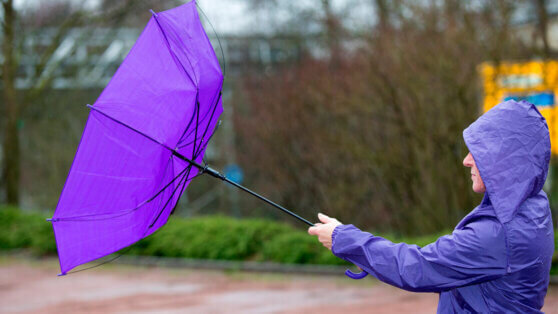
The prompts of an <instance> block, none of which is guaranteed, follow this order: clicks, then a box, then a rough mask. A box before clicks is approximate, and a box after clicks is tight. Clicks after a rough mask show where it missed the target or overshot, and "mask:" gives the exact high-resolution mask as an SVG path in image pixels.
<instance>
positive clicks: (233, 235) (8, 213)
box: [0, 206, 558, 275]
mask: <svg viewBox="0 0 558 314" xmlns="http://www.w3.org/2000/svg"><path fill="white" fill-rule="evenodd" d="M440 235H442V234H435V235H431V236H425V237H419V238H400V237H399V238H398V237H389V236H388V238H390V239H396V240H398V242H406V243H412V244H417V245H419V246H425V245H427V244H429V243H432V242H434V241H435V240H436V239H437V238H438V237H439V236H440ZM554 235H555V243H556V244H555V245H556V247H557V248H558V232H555V233H554ZM21 248H24V249H30V250H31V251H32V252H33V253H34V254H37V255H48V254H56V244H55V242H54V236H53V233H52V227H51V225H50V223H48V222H47V221H45V214H41V213H37V212H28V211H22V210H19V209H16V208H11V207H2V206H0V250H11V249H21ZM122 252H123V253H124V254H132V255H152V256H166V257H187V258H198V259H220V260H241V261H248V260H251V261H271V262H277V263H291V264H293V263H294V264H330V265H345V264H347V262H345V261H343V260H341V259H339V258H337V257H335V256H334V255H333V254H331V252H329V251H328V250H326V249H324V248H323V247H322V245H321V244H320V243H319V242H318V240H317V239H316V237H311V236H309V235H308V234H307V233H306V231H304V230H297V229H294V228H293V227H291V226H289V225H286V224H282V223H277V222H273V221H268V220H259V219H243V220H237V219H232V218H228V217H221V216H210V217H200V218H191V219H185V218H180V217H172V218H171V219H169V222H168V223H167V224H166V226H164V227H163V228H161V229H160V230H159V231H157V232H156V233H154V234H153V235H151V236H149V237H147V238H146V239H143V240H141V241H139V242H138V243H136V244H134V245H133V246H131V247H130V248H127V249H123V250H122ZM557 257H558V254H555V256H554V262H553V265H552V270H551V273H552V274H556V275H558V258H557Z"/></svg>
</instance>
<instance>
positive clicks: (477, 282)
mask: <svg viewBox="0 0 558 314" xmlns="http://www.w3.org/2000/svg"><path fill="white" fill-rule="evenodd" d="M463 137H464V139H465V143H466V144H467V146H468V148H469V151H470V152H471V154H472V155H473V158H474V159H475V162H476V165H477V167H478V169H479V172H480V175H481V178H482V179H483V181H484V184H485V186H486V193H485V195H484V199H483V200H482V202H481V204H480V205H479V206H478V207H477V208H475V209H474V210H473V211H472V212H470V213H469V214H468V215H467V216H466V217H465V218H463V220H462V221H461V222H460V223H459V224H458V225H457V227H456V228H455V230H454V231H453V233H452V234H450V235H446V236H443V237H441V238H439V239H438V240H437V241H436V242H434V243H432V244H429V245H427V246H425V247H423V248H420V247H418V246H416V245H408V244H405V243H393V242H390V241H388V240H386V239H384V238H381V237H378V236H374V235H372V234H370V233H366V232H362V231H360V230H359V229H357V228H356V227H354V226H352V225H341V226H338V227H337V228H335V230H334V232H333V235H332V237H333V248H332V251H333V253H334V254H335V255H336V256H338V257H340V258H343V259H345V260H347V261H350V262H351V263H354V264H356V265H357V266H359V267H360V268H362V269H363V270H365V271H366V272H368V273H369V274H371V275H374V276H375V277H376V278H378V279H379V280H381V281H383V282H386V283H388V284H391V285H393V286H396V287H399V288H402V289H405V290H409V291H415V292H437V293H439V294H440V300H439V303H438V313H455V312H457V313H504V312H505V313H510V312H514V313H540V309H541V308H542V306H543V303H544V297H545V295H546V290H547V286H548V281H549V270H550V264H551V259H552V254H553V251H554V238H553V227H552V218H551V215H550V208H549V205H548V199H547V196H546V194H545V193H544V192H543V191H542V187H543V184H544V182H545V179H546V175H547V172H548V163H549V160H550V139H549V133H548V127H547V125H546V121H545V120H544V118H543V117H542V116H541V115H540V113H539V112H538V110H537V109H536V107H535V106H534V105H532V104H530V103H527V102H523V101H522V102H515V101H506V102H504V103H501V104H499V105H498V106H496V107H494V108H493V109H491V110H490V111H488V112H487V113H485V114H484V115H483V116H481V117H480V118H479V119H478V120H477V121H475V122H474V123H473V124H471V126H469V127H468V128H467V129H466V130H465V131H464V132H463Z"/></svg>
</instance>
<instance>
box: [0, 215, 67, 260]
mask: <svg viewBox="0 0 558 314" xmlns="http://www.w3.org/2000/svg"><path fill="white" fill-rule="evenodd" d="M20 248H29V249H31V250H32V252H34V253H36V254H39V255H44V254H50V253H56V243H55V241H54V234H53V232H52V226H51V224H50V223H47V222H46V221H45V216H43V215H42V214H40V213H36V212H24V211H21V210H19V209H17V208H14V207H0V249H4V250H5V249H20Z"/></svg>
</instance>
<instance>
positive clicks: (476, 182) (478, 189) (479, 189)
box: [463, 153, 486, 193]
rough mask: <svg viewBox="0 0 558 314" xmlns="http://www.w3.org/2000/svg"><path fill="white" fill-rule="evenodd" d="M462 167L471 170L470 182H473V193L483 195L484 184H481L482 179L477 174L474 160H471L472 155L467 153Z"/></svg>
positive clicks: (477, 170)
mask: <svg viewBox="0 0 558 314" xmlns="http://www.w3.org/2000/svg"><path fill="white" fill-rule="evenodd" d="M463 166H465V167H467V168H471V180H473V191H475V193H484V192H486V187H485V186H484V182H482V178H481V176H480V174H479V169H478V168H477V165H476V164H475V160H474V159H473V155H471V153H469V154H468V155H467V156H465V159H463Z"/></svg>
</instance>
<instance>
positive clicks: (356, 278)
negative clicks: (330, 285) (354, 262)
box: [345, 269, 368, 280]
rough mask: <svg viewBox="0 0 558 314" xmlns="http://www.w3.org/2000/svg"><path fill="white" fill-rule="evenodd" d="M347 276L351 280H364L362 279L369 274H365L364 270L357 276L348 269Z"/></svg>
mask: <svg viewBox="0 0 558 314" xmlns="http://www.w3.org/2000/svg"><path fill="white" fill-rule="evenodd" d="M345 275H347V277H349V278H351V279H355V280H358V279H362V278H364V277H366V276H368V273H367V272H365V271H364V270H363V271H361V272H360V273H358V274H355V273H353V272H352V271H351V270H350V269H347V270H346V271H345Z"/></svg>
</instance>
